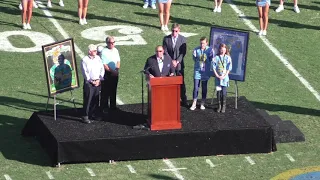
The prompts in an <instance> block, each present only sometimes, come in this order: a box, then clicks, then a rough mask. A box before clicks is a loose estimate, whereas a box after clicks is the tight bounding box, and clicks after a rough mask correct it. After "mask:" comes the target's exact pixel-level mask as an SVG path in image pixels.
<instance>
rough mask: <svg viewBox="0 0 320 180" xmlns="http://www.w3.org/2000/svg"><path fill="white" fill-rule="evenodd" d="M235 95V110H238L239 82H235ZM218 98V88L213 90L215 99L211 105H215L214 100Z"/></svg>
mask: <svg viewBox="0 0 320 180" xmlns="http://www.w3.org/2000/svg"><path fill="white" fill-rule="evenodd" d="M234 87H235V88H234V91H235V92H234V94H235V101H234V108H235V109H238V90H239V89H238V81H236V80H234ZM215 97H216V88H214V90H213V97H212V100H211V104H213V99H214V98H215Z"/></svg>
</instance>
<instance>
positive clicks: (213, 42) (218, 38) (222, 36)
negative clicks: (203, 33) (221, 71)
mask: <svg viewBox="0 0 320 180" xmlns="http://www.w3.org/2000/svg"><path fill="white" fill-rule="evenodd" d="M222 43H223V44H226V45H227V47H228V50H229V53H230V57H231V60H232V70H231V72H230V74H229V78H230V80H236V81H245V76H246V66H247V54H248V43H249V32H246V31H240V30H236V29H227V28H222V27H211V30H210V43H209V44H210V47H212V48H213V49H214V53H215V54H217V53H218V52H219V46H220V44H222Z"/></svg>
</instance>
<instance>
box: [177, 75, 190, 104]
mask: <svg viewBox="0 0 320 180" xmlns="http://www.w3.org/2000/svg"><path fill="white" fill-rule="evenodd" d="M176 75H177V76H182V84H181V86H180V96H181V101H182V102H183V103H185V102H187V95H186V85H185V84H184V69H180V70H176Z"/></svg>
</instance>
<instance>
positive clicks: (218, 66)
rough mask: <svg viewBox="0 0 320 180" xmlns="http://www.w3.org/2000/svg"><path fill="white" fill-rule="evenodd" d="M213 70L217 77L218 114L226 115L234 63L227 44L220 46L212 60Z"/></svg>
mask: <svg viewBox="0 0 320 180" xmlns="http://www.w3.org/2000/svg"><path fill="white" fill-rule="evenodd" d="M212 70H213V72H214V75H215V86H216V90H217V100H218V109H217V112H222V113H224V112H225V111H226V103H227V87H228V86H229V73H230V71H231V70H232V61H231V57H230V55H229V49H228V47H227V45H226V44H223V43H222V44H220V46H219V52H218V53H217V55H216V56H215V57H213V59H212ZM221 104H222V108H221Z"/></svg>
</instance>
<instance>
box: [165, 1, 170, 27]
mask: <svg viewBox="0 0 320 180" xmlns="http://www.w3.org/2000/svg"><path fill="white" fill-rule="evenodd" d="M170 9H171V0H168V2H167V3H165V4H164V28H165V31H169V28H168V24H169V19H170Z"/></svg>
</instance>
